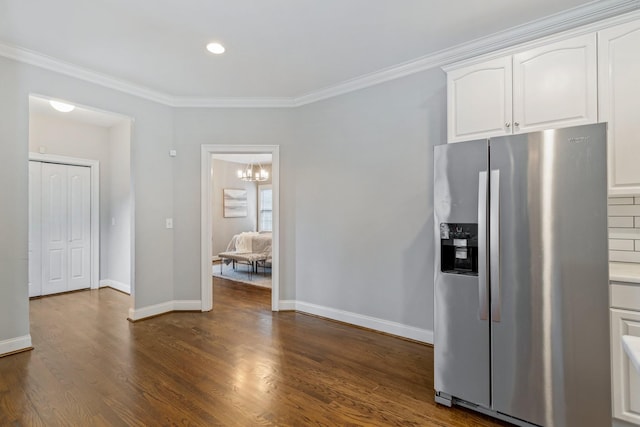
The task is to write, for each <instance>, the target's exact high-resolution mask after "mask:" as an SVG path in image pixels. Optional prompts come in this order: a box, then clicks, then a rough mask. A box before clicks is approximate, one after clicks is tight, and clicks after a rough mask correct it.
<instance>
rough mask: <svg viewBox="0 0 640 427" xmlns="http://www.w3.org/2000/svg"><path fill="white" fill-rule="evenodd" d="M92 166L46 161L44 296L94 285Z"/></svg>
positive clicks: (44, 188) (43, 259)
mask: <svg viewBox="0 0 640 427" xmlns="http://www.w3.org/2000/svg"><path fill="white" fill-rule="evenodd" d="M90 180H91V175H90V170H89V168H88V167H82V166H69V165H61V164H52V163H43V164H42V181H41V183H42V188H41V191H42V193H41V194H42V211H41V226H42V229H41V233H42V295H48V294H53V293H58V292H66V291H72V290H77V289H83V288H88V287H90V286H91V224H90V222H91V200H90V198H91V189H90V185H91V181H90Z"/></svg>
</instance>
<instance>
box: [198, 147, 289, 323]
mask: <svg viewBox="0 0 640 427" xmlns="http://www.w3.org/2000/svg"><path fill="white" fill-rule="evenodd" d="M215 153H235V154H271V185H272V190H273V193H272V197H273V231H272V235H273V239H272V245H271V259H272V261H271V266H272V268H271V310H273V311H278V310H279V299H280V146H279V145H215V144H203V145H202V148H201V151H200V230H201V232H200V266H201V270H200V271H201V275H200V280H201V292H200V298H201V300H202V311H209V310H211V309H212V308H213V289H212V282H211V257H212V256H213V248H212V246H211V230H212V225H211V221H212V213H211V173H212V170H211V164H212V162H211V155H212V154H215Z"/></svg>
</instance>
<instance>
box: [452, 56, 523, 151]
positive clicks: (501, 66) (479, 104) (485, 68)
mask: <svg viewBox="0 0 640 427" xmlns="http://www.w3.org/2000/svg"><path fill="white" fill-rule="evenodd" d="M511 87H512V84H511V57H506V58H499V59H494V60H492V61H487V62H483V63H482V64H476V65H471V66H469V67H465V68H460V69H458V70H454V71H451V72H449V73H447V98H448V102H447V117H448V134H449V142H457V141H467V140H472V139H480V138H487V137H490V136H497V135H507V134H508V133H510V130H509V123H510V122H511V99H512V94H511Z"/></svg>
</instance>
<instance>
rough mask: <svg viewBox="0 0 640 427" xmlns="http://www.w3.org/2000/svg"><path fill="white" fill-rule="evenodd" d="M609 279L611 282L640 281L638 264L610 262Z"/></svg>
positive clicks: (639, 266) (639, 265)
mask: <svg viewBox="0 0 640 427" xmlns="http://www.w3.org/2000/svg"><path fill="white" fill-rule="evenodd" d="M609 280H610V281H612V282H630V283H640V264H634V263H630V262H610V263H609Z"/></svg>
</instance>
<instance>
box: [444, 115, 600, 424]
mask: <svg viewBox="0 0 640 427" xmlns="http://www.w3.org/2000/svg"><path fill="white" fill-rule="evenodd" d="M606 165H607V161H606V124H594V125H585V126H577V127H572V128H564V129H556V130H547V131H543V132H536V133H530V134H522V135H513V136H506V137H498V138H491V139H489V140H480V141H471V142H462V143H455V144H446V145H441V146H437V147H435V151H434V171H435V180H434V225H435V233H436V234H435V236H436V239H435V240H436V250H435V254H436V255H435V268H434V270H435V284H434V285H435V286H434V291H435V295H434V299H435V318H434V352H435V378H434V380H435V392H436V401H437V402H438V403H441V404H444V405H448V406H450V405H451V404H457V405H461V406H465V407H468V408H471V409H474V410H477V411H480V412H484V413H486V414H489V415H492V416H495V417H498V418H502V419H506V420H508V421H511V422H512V423H514V424H517V425H525V426H528V425H540V426H567V427H573V426H575V427H584V426H607V425H609V426H610V425H611V403H610V402H611V392H610V366H609V363H610V358H609V295H608V282H609V278H608V254H607V173H606V172H607V168H606Z"/></svg>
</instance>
